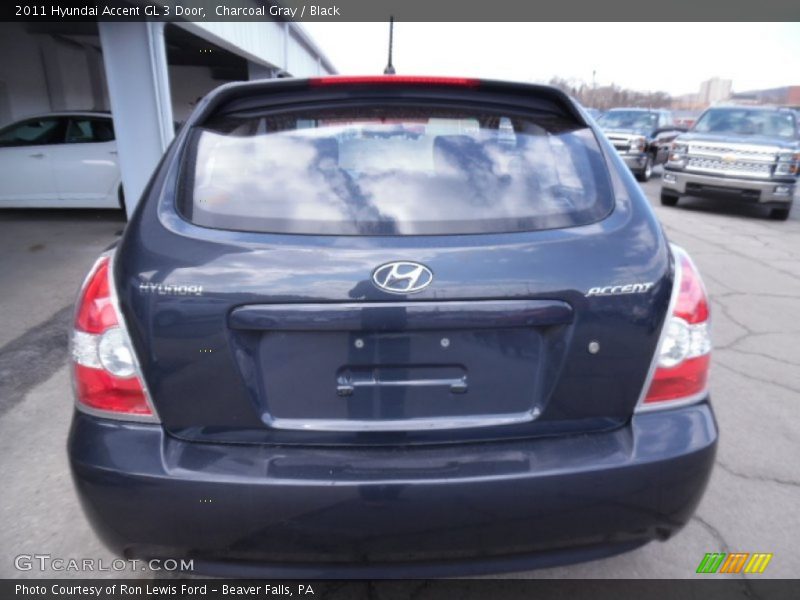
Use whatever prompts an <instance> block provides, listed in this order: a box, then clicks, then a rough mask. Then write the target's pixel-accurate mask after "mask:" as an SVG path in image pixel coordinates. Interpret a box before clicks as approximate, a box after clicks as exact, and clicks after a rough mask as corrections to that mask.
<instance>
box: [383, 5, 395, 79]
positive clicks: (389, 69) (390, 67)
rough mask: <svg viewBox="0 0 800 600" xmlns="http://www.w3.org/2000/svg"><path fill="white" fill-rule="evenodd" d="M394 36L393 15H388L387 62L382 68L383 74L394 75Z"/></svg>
mask: <svg viewBox="0 0 800 600" xmlns="http://www.w3.org/2000/svg"><path fill="white" fill-rule="evenodd" d="M393 37H394V16H391V17H389V62H388V63H387V64H386V68H385V69H384V70H383V74H384V75H394V74H395V70H394V65H393V64H392V38H393Z"/></svg>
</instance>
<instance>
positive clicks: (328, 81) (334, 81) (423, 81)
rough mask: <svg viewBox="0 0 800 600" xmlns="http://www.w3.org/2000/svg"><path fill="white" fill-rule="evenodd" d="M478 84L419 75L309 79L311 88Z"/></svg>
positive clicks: (465, 80)
mask: <svg viewBox="0 0 800 600" xmlns="http://www.w3.org/2000/svg"><path fill="white" fill-rule="evenodd" d="M479 83H480V82H479V81H478V80H477V79H470V78H467V77H426V76H419V75H355V76H335V75H334V76H332V77H314V78H312V79H309V85H311V86H312V87H322V86H334V85H420V86H426V85H429V86H439V85H445V86H454V87H468V88H476V87H478V84H479Z"/></svg>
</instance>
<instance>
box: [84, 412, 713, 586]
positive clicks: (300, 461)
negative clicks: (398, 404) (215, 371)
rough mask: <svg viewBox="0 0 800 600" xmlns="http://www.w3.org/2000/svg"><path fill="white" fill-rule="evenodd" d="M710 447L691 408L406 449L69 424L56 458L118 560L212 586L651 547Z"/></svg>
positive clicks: (695, 493) (679, 521) (697, 480)
mask: <svg viewBox="0 0 800 600" xmlns="http://www.w3.org/2000/svg"><path fill="white" fill-rule="evenodd" d="M716 443H717V428H716V423H715V420H714V416H713V413H712V411H711V408H710V406H709V405H708V404H707V403H706V402H703V403H700V404H696V405H692V406H688V407H683V408H676V409H673V410H667V411H656V412H651V413H645V414H641V415H637V416H636V417H634V418H633V419H632V421H631V423H630V425H629V426H627V427H623V428H620V429H618V430H616V431H614V432H610V433H598V434H591V435H576V436H569V437H560V438H549V439H538V440H518V441H504V442H495V443H480V444H458V445H451V446H438V447H436V446H425V447H406V448H375V447H371V448H368V447H360V448H335V447H329V448H309V447H286V446H284V447H269V446H244V445H241V446H237V445H223V444H199V443H187V442H183V441H179V440H176V439H174V438H172V437H170V436H168V435H165V434H164V432H163V430H162V429H161V427H160V426H158V425H151V424H136V423H116V422H112V421H108V420H103V419H98V418H95V417H91V416H87V415H84V414H80V413H77V414H76V416H75V419H74V422H73V426H72V430H71V433H70V438H69V443H68V450H69V456H70V463H71V467H72V472H73V477H74V481H75V484H76V488H77V491H78V494H79V496H80V498H81V501H82V504H83V507H84V510H85V512H86V514H87V516H88V517H89V519H90V521H91V523H92V525H93V526H94V528H95V531H96V532H97V534H98V535H99V536H100V537H101V539H102V540H103V541H104V542H105V543H106V545H108V546H109V547H110V548H111V549H112V550H114V551H115V552H117V553H119V554H122V555H125V556H128V557H162V558H167V557H169V558H178V557H186V558H193V559H195V570H200V571H205V572H209V573H216V574H225V575H247V576H269V577H277V576H284V577H286V576H288V577H291V576H301V575H302V576H324V577H408V576H442V575H457V574H466V573H468V574H477V573H481V572H488V571H502V570H521V569H526V568H531V567H536V566H546V565H552V564H560V563H566V562H575V561H580V560H588V559H592V558H597V557H600V556H604V555H608V554H612V553H616V552H620V551H625V550H629V549H632V548H634V547H636V546H638V545H641V544H642V543H645V542H647V541H649V540H651V539H656V538H660V539H664V538H666V537H668V536H669V535H671V534H672V533H674V532H675V531H677V530H678V529H680V528H681V527H682V526H683V525H684V524H685V523H686V522H687V520H688V519H689V517H690V516H691V514H692V512H693V511H694V509H695V507H696V505H697V503H698V502H699V500H700V498H701V496H702V493H703V490H704V489H705V486H706V483H707V481H708V477H709V474H710V471H711V468H712V464H713V460H714V454H715V450H716Z"/></svg>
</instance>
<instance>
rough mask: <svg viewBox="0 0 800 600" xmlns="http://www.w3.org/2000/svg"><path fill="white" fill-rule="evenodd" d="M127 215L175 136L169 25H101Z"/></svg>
mask: <svg viewBox="0 0 800 600" xmlns="http://www.w3.org/2000/svg"><path fill="white" fill-rule="evenodd" d="M98 27H99V29H100V43H101V46H102V49H103V63H104V64H105V73H106V81H107V82H108V94H109V101H110V104H111V112H112V113H113V115H114V131H115V135H116V140H117V152H118V157H119V165H120V171H121V172H122V184H123V188H124V190H125V205H126V210H127V212H128V216H130V215H131V213H132V212H133V210H134V208H135V207H136V205H137V204H138V202H139V198H140V196H141V195H142V192H143V191H144V188H145V186H146V185H147V181H148V180H149V179H150V175H151V174H152V172H153V170H154V169H155V167H156V165H157V164H158V161H159V160H160V159H161V156H162V155H163V154H164V151H165V150H166V149H167V146H168V145H169V143H170V141H171V140H172V138H173V137H174V135H175V126H174V124H173V120H172V99H171V97H170V89H169V73H168V70H167V54H166V47H165V45H164V24H163V23H154V22H133V21H128V22H122V21H120V22H116V21H99V22H98Z"/></svg>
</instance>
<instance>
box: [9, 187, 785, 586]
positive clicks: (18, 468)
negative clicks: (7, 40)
mask: <svg viewBox="0 0 800 600" xmlns="http://www.w3.org/2000/svg"><path fill="white" fill-rule="evenodd" d="M659 186H660V183H659V178H658V175H656V176H655V177H654V179H653V180H652V181H651V182H649V183H647V184H645V185H644V186H643V187H644V189H645V191H646V193H647V195H648V197H649V198H650V200H651V202H652V203H653V205H654V207H655V210H656V212H657V214H658V216H659V218H660V219H661V221H662V223H663V224H664V226H665V228H666V231H667V234H668V236H669V237H670V239H671V241H673V242H675V243H678V244H680V245H682V246H683V247H685V248H686V249H687V250H689V252H690V253H691V255H692V256H693V257H694V259H695V261H696V262H697V264H698V266H699V268H700V270H701V272H702V275H703V277H704V279H705V282H706V286H707V288H708V291H709V293H710V296H711V304H712V311H713V313H712V314H713V317H712V318H713V338H714V346H715V348H714V352H713V367H712V373H711V388H712V397H713V403H714V407H715V410H716V414H717V418H718V421H719V426H720V429H721V441H720V446H719V452H718V456H717V465H716V468H715V470H714V473H713V475H712V478H711V482H710V484H709V487H708V489H707V491H706V494H705V497H704V499H703V501H702V503H701V505H700V507H699V509H698V511H697V513H696V515H695V516H694V517H693V518H692V520H691V522H690V523H689V524H688V525H687V526H686V527H685V528H684V529H683V530H682V531H681V532H680V533H679V534H677V535H676V536H675V537H673V538H672V539H670V540H669V541H667V542H663V543H660V542H654V543H651V544H649V545H647V546H645V547H643V548H641V549H639V550H636V551H634V552H631V553H628V554H624V555H620V556H617V557H613V558H609V559H605V560H600V561H595V562H591V563H585V564H579V565H571V566H566V567H560V568H553V569H544V570H538V571H532V572H526V573H515V574H512V575H504V576H503V577H508V576H512V577H539V578H629V577H645V578H692V577H695V576H696V575H695V569H696V568H697V565H698V563H699V562H700V560H701V559H702V557H703V555H704V554H705V553H706V552H771V553H773V554H774V557H773V559H772V562H771V563H770V564H769V566H768V568H767V570H766V571H765V573H764V574H763V575H758V577H796V576H797V573H798V571H797V565H798V558H797V551H798V541H797V540H800V510H798V507H800V461H798V457H800V344H797V342H796V340H797V339H798V335H800V318H799V317H800V310H798V309H800V204H798V205H797V208H796V209H795V211H794V214H792V216H791V217H790V219H789V221H787V222H777V221H771V220H769V219H767V218H766V217H765V216H764V215H763V213H761V212H760V211H759V209H753V208H749V207H740V206H735V205H734V206H730V205H728V204H726V203H722V202H711V201H704V200H684V201H682V202H681V205H680V206H678V207H676V208H663V207H661V206H660V205H658V191H659ZM122 226H123V221H122V218H121V215H120V214H119V213H118V212H115V211H108V212H104V211H71V212H67V211H49V212H44V211H41V212H37V211H6V212H4V213H0V252H2V254H1V255H0V256H2V258H0V298H2V311H0V471H2V473H3V484H2V486H0V523H2V524H3V526H2V527H0V577H12V578H13V577H31V576H42V575H47V574H49V575H56V576H67V577H69V576H72V577H78V576H81V577H86V576H91V575H92V574H91V573H72V572H60V573H54V572H50V573H40V572H38V571H19V570H17V569H15V567H14V558H15V557H16V556H18V555H20V554H49V555H51V556H52V557H64V558H84V557H90V558H94V559H104V560H105V561H106V563H110V561H111V560H112V559H113V558H114V557H113V556H112V555H111V554H110V553H109V552H108V551H107V550H105V549H104V548H103V547H102V545H101V544H100V543H99V541H98V540H97V539H96V538H95V536H94V534H93V533H92V531H91V529H90V528H89V526H88V524H87V522H86V520H85V518H84V516H83V514H82V512H81V509H80V507H79V505H78V502H77V500H76V497H75V495H74V493H73V490H72V484H71V481H70V478H69V472H68V469H67V463H66V458H65V455H64V443H65V439H66V434H67V429H68V427H69V421H70V415H71V412H72V405H71V402H72V400H71V395H70V383H69V376H68V371H67V368H66V365H67V362H66V361H67V357H66V347H65V342H66V333H65V331H66V329H67V328H68V325H69V320H70V311H71V309H70V308H69V306H70V305H71V303H72V301H73V299H74V295H75V293H76V291H77V286H78V285H79V283H80V281H81V279H82V277H83V276H84V274H85V273H86V271H87V270H88V268H89V267H90V265H91V264H92V262H93V260H94V258H95V257H96V255H97V254H98V253H99V252H100V251H101V250H102V249H103V248H105V247H106V246H107V245H108V244H110V243H111V242H113V241H114V239H115V235H116V234H117V233H118V232H119V230H120V229H121V228H122ZM95 575H102V576H108V574H107V573H103V574H98V573H96V574H95ZM121 575H125V576H132V575H139V576H146V575H147V574H131V573H123V574H120V576H121ZM736 577H743V576H736ZM743 585H744V583H743Z"/></svg>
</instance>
